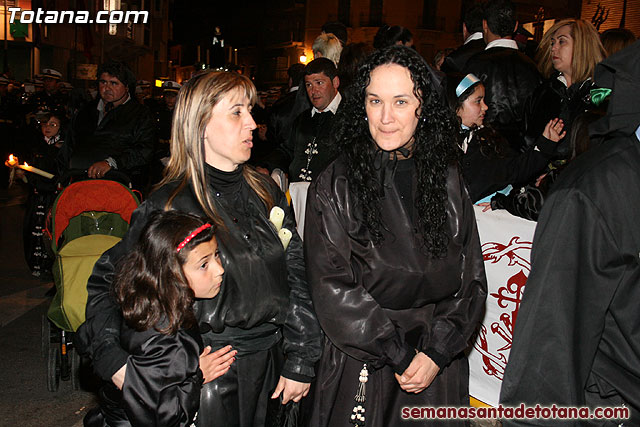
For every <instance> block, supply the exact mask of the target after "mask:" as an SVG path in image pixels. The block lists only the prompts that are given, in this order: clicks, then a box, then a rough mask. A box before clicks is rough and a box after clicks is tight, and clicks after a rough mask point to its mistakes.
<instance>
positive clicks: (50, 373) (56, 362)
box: [47, 346, 60, 391]
mask: <svg viewBox="0 0 640 427" xmlns="http://www.w3.org/2000/svg"><path fill="white" fill-rule="evenodd" d="M59 385H60V347H58V346H51V347H49V358H48V360H47V390H49V391H58V386H59Z"/></svg>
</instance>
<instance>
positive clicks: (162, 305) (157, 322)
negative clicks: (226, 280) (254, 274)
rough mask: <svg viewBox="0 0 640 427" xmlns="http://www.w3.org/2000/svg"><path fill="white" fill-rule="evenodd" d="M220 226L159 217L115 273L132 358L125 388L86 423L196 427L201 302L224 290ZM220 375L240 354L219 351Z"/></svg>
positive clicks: (111, 392)
mask: <svg viewBox="0 0 640 427" xmlns="http://www.w3.org/2000/svg"><path fill="white" fill-rule="evenodd" d="M214 232H215V230H214V226H212V225H211V224H209V223H207V222H206V221H205V220H203V219H201V218H199V217H197V216H194V215H189V214H184V213H179V212H176V211H164V212H160V211H158V212H156V213H154V214H153V215H152V216H151V219H150V220H149V222H148V223H147V225H146V226H145V228H144V229H143V231H142V233H141V237H140V240H139V241H138V243H137V244H136V246H135V249H134V251H133V252H132V253H130V254H129V255H128V256H127V257H126V258H124V259H123V261H122V262H121V263H120V264H119V265H118V268H117V269H116V277H115V281H114V283H115V286H114V294H115V299H116V301H117V302H118V304H119V305H120V307H121V308H122V314H123V319H124V321H125V322H124V324H123V325H122V329H121V335H120V341H121V344H122V346H123V348H124V349H126V350H127V351H128V352H129V354H130V356H129V358H128V361H127V364H126V365H125V367H123V369H124V372H123V376H124V383H123V384H122V391H119V390H118V389H117V388H116V386H114V385H113V384H108V385H107V386H105V387H103V389H102V390H101V391H100V397H101V402H100V403H101V407H100V408H99V409H98V410H94V411H91V412H90V413H89V414H87V417H86V418H85V426H115V425H117V426H121V425H129V424H130V425H133V426H169V425H170V426H191V425H192V424H193V423H194V420H195V418H196V416H197V410H198V406H199V402H200V389H201V387H202V382H203V374H202V371H201V370H200V366H199V355H200V354H201V353H202V351H203V344H202V340H201V337H200V333H199V330H198V325H197V322H196V318H195V315H194V312H193V302H194V300H195V298H214V297H215V296H216V295H217V294H218V293H219V292H220V285H221V283H222V275H223V273H224V269H223V268H222V265H221V263H220V259H219V256H218V247H217V242H216V239H215V236H214ZM216 353H218V354H217V362H218V363H217V366H216V371H215V377H216V378H217V377H219V376H221V375H223V374H224V373H225V372H227V370H228V369H229V367H230V366H231V364H232V363H233V361H234V360H235V359H234V356H235V354H236V351H231V347H230V346H227V347H224V348H222V349H220V350H218V352H216Z"/></svg>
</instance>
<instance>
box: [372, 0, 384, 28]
mask: <svg viewBox="0 0 640 427" xmlns="http://www.w3.org/2000/svg"><path fill="white" fill-rule="evenodd" d="M381 25H382V0H370V1H369V26H370V27H379V26H381Z"/></svg>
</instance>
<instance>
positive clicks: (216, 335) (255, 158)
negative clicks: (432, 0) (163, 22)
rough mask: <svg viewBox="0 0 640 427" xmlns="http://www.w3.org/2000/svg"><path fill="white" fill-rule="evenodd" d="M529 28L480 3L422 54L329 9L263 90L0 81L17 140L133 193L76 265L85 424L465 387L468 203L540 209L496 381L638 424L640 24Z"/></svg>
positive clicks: (218, 77) (354, 403) (539, 398)
mask: <svg viewBox="0 0 640 427" xmlns="http://www.w3.org/2000/svg"><path fill="white" fill-rule="evenodd" d="M517 29H518V23H517V16H516V13H515V8H514V5H513V4H512V3H511V2H510V1H509V0H489V1H488V2H487V3H486V4H484V5H482V6H475V7H471V8H469V10H468V11H467V12H466V14H465V16H464V22H463V26H462V33H463V36H464V39H465V40H464V44H463V45H462V46H460V47H458V48H455V49H453V48H452V49H451V50H450V51H448V52H446V53H447V54H440V56H439V57H438V58H437V61H436V62H437V63H435V64H433V65H432V64H429V63H428V61H426V60H425V59H424V58H423V57H421V56H420V55H419V54H418V52H417V51H416V49H414V48H413V44H414V36H413V34H412V33H411V32H410V31H409V30H408V29H406V28H403V27H400V26H384V27H382V28H380V30H379V31H378V34H376V36H375V38H374V40H373V46H369V45H368V44H366V43H348V33H347V31H346V28H344V26H341V25H340V24H336V23H330V24H327V25H325V26H324V27H323V32H322V34H320V35H319V36H318V38H317V39H316V40H315V41H314V43H313V52H314V57H315V58H314V60H312V61H311V62H309V63H308V64H306V65H302V64H294V65H293V66H291V67H290V68H289V70H288V76H289V82H288V87H287V91H286V93H284V94H283V96H282V97H281V99H280V100H278V101H277V102H276V103H274V104H273V105H270V106H265V105H262V104H261V102H260V99H259V94H258V92H257V90H256V87H255V86H254V84H253V82H252V81H251V80H250V79H249V78H247V77H246V76H244V75H242V74H238V73H234V72H223V71H204V72H199V73H197V74H195V75H194V76H192V77H191V78H190V79H189V80H188V81H185V82H182V84H178V83H177V82H173V81H168V82H165V84H164V85H163V97H162V99H161V100H160V101H159V100H156V99H153V98H151V97H150V94H149V89H150V85H149V84H148V82H144V81H136V78H135V76H134V74H133V73H132V72H131V71H130V69H129V68H128V67H127V66H126V65H124V64H122V63H118V62H107V63H105V64H102V65H101V66H100V68H99V70H98V74H97V96H96V97H95V99H93V100H91V99H90V98H82V97H80V96H75V98H74V96H71V97H68V98H64V95H63V94H61V93H60V89H61V87H62V85H61V84H60V79H61V75H60V73H58V72H57V71H55V70H52V69H47V70H45V72H43V77H44V79H43V80H44V88H43V91H42V92H39V93H36V94H34V95H32V96H30V97H25V98H24V100H23V101H22V102H21V103H18V101H17V100H16V99H13V100H11V101H7V99H10V96H9V95H7V92H6V90H5V89H6V86H7V84H8V83H7V82H5V81H4V80H0V88H3V92H2V114H3V118H4V117H6V120H7V121H5V122H3V125H5V127H6V125H7V124H11V125H13V122H11V123H10V121H13V120H15V124H16V126H17V125H18V124H19V125H20V126H23V127H24V128H25V129H27V128H29V127H31V128H35V127H34V126H33V123H31V122H30V121H29V120H30V118H31V117H32V118H34V119H35V120H36V121H37V123H38V126H39V128H40V132H39V133H37V134H35V133H34V136H32V137H30V138H31V139H30V140H29V142H28V143H22V142H20V144H21V145H20V146H19V147H17V146H11V147H5V149H10V150H15V152H16V154H19V155H21V156H23V157H24V158H25V159H29V160H31V161H32V162H33V163H35V164H36V165H41V166H43V168H45V169H48V170H50V171H52V172H54V173H55V174H57V175H63V174H64V173H65V171H66V170H68V169H70V168H71V169H81V170H86V171H87V175H88V178H89V179H92V178H105V177H106V178H108V177H109V175H110V172H111V171H112V170H117V171H121V172H124V173H125V174H126V175H127V176H128V177H129V179H130V180H131V181H132V182H133V184H134V186H136V187H137V188H140V189H142V190H144V193H145V196H146V197H145V200H144V202H143V203H142V204H141V205H140V207H139V208H138V209H137V210H136V212H135V213H134V215H133V218H132V222H131V227H130V229H129V232H128V233H127V235H126V236H125V238H124V239H123V240H122V241H121V242H120V243H119V244H117V245H116V246H114V247H113V248H112V249H110V250H109V251H107V252H105V253H104V254H103V255H102V257H101V258H100V259H99V260H98V262H97V263H96V265H95V267H94V270H93V274H92V275H91V277H90V279H89V282H88V285H87V289H88V295H89V296H88V302H87V307H86V322H85V323H84V324H83V325H82V326H81V327H80V329H79V330H78V343H77V345H78V347H79V348H80V349H81V350H82V351H83V352H84V353H85V354H86V355H88V356H89V357H90V358H91V361H92V365H93V368H94V370H95V372H96V374H97V375H98V376H99V377H100V378H101V379H102V380H103V382H104V385H103V387H101V389H100V392H99V398H100V407H98V408H95V409H94V410H92V411H91V412H90V413H89V414H88V415H87V417H86V418H85V425H88V426H115V425H154V426H156V425H157V426H161V425H162V426H164V425H180V426H190V425H192V424H194V423H195V425H198V426H218V425H220V426H246V427H251V426H271V425H282V426H284V425H290V426H292V425H309V426H314V427H321V426H323V427H332V426H343V425H350V424H351V425H356V426H364V425H368V426H396V425H403V423H404V421H403V420H402V418H401V414H402V408H405V407H427V406H431V407H441V406H446V407H452V406H455V407H460V406H467V405H469V366H468V362H467V358H466V355H465V354H466V353H465V352H466V350H468V349H469V346H470V344H471V342H472V340H473V339H474V333H475V332H476V330H477V328H478V326H479V322H480V321H481V319H482V316H483V312H484V306H485V300H486V298H487V279H486V276H485V271H484V263H483V257H482V253H481V248H480V239H479V236H478V231H477V227H476V219H475V213H474V207H473V205H474V204H478V205H480V206H482V207H484V210H489V209H494V210H495V209H506V210H508V211H509V212H510V213H512V214H514V215H517V216H520V217H523V218H526V219H532V220H539V221H540V223H539V225H538V228H537V231H536V237H535V239H534V249H533V259H532V273H531V276H530V279H529V283H528V284H527V292H526V294H525V298H524V300H523V303H522V309H521V312H520V314H519V316H518V322H517V324H516V327H515V332H514V342H513V350H512V352H511V360H510V363H509V364H508V365H507V372H506V374H505V380H504V387H503V391H502V395H501V401H502V402H503V403H504V404H509V405H517V404H519V403H521V402H525V403H527V404H535V403H544V404H551V403H557V404H561V405H565V406H585V405H589V406H606V405H608V406H621V405H625V406H626V407H627V408H630V409H631V417H630V419H629V420H626V421H627V422H629V423H631V424H632V425H633V423H637V422H639V421H640V401H638V396H640V371H638V366H640V363H638V362H640V358H638V356H637V355H638V354H640V340H638V339H637V328H636V327H635V326H637V324H638V322H639V321H640V318H639V317H638V315H637V314H636V311H635V310H633V308H632V307H631V305H632V304H630V302H631V301H634V299H633V295H637V294H638V292H639V291H640V286H639V285H640V283H638V277H640V267H639V265H638V260H637V254H638V247H639V246H638V242H640V229H639V228H638V227H637V225H634V224H633V221H632V217H633V213H634V211H633V206H636V205H635V204H634V202H635V203H638V202H640V195H638V194H637V189H638V188H640V186H638V184H640V175H638V170H639V169H638V164H640V163H639V162H638V160H639V156H640V150H639V146H638V133H639V131H638V129H640V128H639V127H638V125H640V119H638V117H639V115H640V108H638V107H637V102H635V101H634V100H633V96H634V93H637V86H638V85H637V83H636V82H637V81H638V79H639V78H640V68H639V64H640V62H639V60H638V58H639V57H640V52H639V50H640V46H639V45H638V43H634V41H633V38H632V37H630V36H629V34H628V32H625V31H622V32H621V31H618V32H612V33H611V34H610V35H609V36H608V37H609V38H608V39H607V35H606V34H603V35H600V34H598V32H597V31H596V29H595V28H594V27H593V25H591V24H590V23H589V22H586V21H584V20H581V19H564V20H559V21H557V22H556V23H555V25H553V26H552V27H551V28H550V29H549V30H548V31H547V32H546V33H545V35H544V37H543V38H542V41H541V43H540V44H539V47H538V48H537V53H536V55H535V57H533V58H531V57H529V56H527V54H525V53H524V49H523V48H522V46H520V45H519V44H518V42H517V41H516V40H515V39H514V34H516V31H517ZM601 38H602V39H601ZM606 40H610V42H607V41H606ZM616 49H617V50H618V51H619V52H617V53H616V52H614V50H616ZM609 56H610V58H607V57H609ZM605 58H606V59H605ZM5 80H6V79H5ZM634 91H636V92H634ZM73 99H75V101H73V102H72V100H73ZM11 102H15V103H16V104H15V105H18V104H19V105H20V106H21V107H20V109H13V107H11V105H13V104H11ZM27 106H28V108H29V109H30V111H29V112H28V114H25V115H24V117H18V115H16V114H17V113H16V112H20V113H24V112H25V111H26V110H25V108H27ZM11 114H13V116H11ZM257 122H260V124H257ZM590 125H592V126H591V127H590ZM16 126H13V127H12V129H13V128H15V129H19V128H18V127H16ZM7 132H8V131H7ZM14 135H15V134H14ZM15 141H18V139H16V140H15ZM15 141H14V142H12V143H15ZM21 150H22V151H21ZM159 171H162V173H161V174H160V173H159ZM30 178H31V177H30ZM32 183H33V189H34V191H33V195H32V198H34V202H33V203H35V204H36V205H38V206H43V205H46V204H47V200H43V198H44V197H50V195H51V194H53V189H52V188H49V187H47V183H46V182H44V181H42V182H40V181H37V180H36V181H33V182H32ZM552 184H553V185H552ZM285 193H287V194H286V195H285ZM36 195H37V197H39V199H37V200H35V197H36ZM47 195H48V196H47ZM287 195H288V196H289V197H290V199H288V198H287ZM629 200H632V201H631V202H629ZM30 215H31V214H28V215H27V218H28V217H29V216H30ZM25 224H26V225H25V230H27V231H29V232H30V231H31V230H32V229H35V228H36V227H41V226H42V224H39V223H38V224H34V223H33V221H31V223H28V221H25ZM27 224H28V225H27ZM558 242H560V243H558ZM35 243H38V242H34V244H35ZM30 250H31V249H30ZM27 258H28V259H29V257H27ZM47 263H50V260H48V259H39V260H35V261H33V260H32V261H31V263H30V265H32V268H33V269H35V268H34V267H33V265H36V264H37V265H38V268H37V269H35V270H38V271H39V274H43V272H44V271H45V270H46V268H47ZM547 295H551V296H552V298H553V304H552V305H549V304H548V299H547ZM551 354H553V357H552V356H551ZM549 360H552V361H553V362H552V365H553V366H552V367H549V366H547V361H549ZM545 372H551V374H546V373H545ZM529 421H530V422H532V423H533V424H534V425H535V424H538V422H537V420H534V421H531V420H529ZM508 422H509V423H513V424H519V421H518V420H511V421H508ZM437 424H438V425H439V424H446V425H467V421H465V420H454V419H450V420H439V421H438V422H437Z"/></svg>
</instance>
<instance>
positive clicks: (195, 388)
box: [84, 323, 203, 427]
mask: <svg viewBox="0 0 640 427" xmlns="http://www.w3.org/2000/svg"><path fill="white" fill-rule="evenodd" d="M165 325H166V323H165ZM162 326H164V325H162ZM120 339H121V343H122V346H123V348H124V349H126V350H127V351H128V352H129V357H128V359H127V372H126V378H125V382H124V385H123V388H122V391H120V390H118V389H116V387H115V386H114V385H113V384H105V386H103V387H102V388H101V389H100V391H99V394H98V396H99V400H100V408H99V409H93V410H91V411H89V412H88V413H87V416H86V417H85V419H84V425H85V427H131V426H135V427H165V426H175V427H190V426H192V425H193V423H194V421H195V418H196V416H197V413H198V406H199V405H198V403H199V401H200V390H201V389H202V381H203V378H202V371H201V370H200V364H199V356H200V353H201V352H202V350H203V345H202V339H201V338H200V333H199V332H198V330H197V328H192V329H180V330H178V332H176V333H175V334H173V335H167V334H163V333H160V332H158V331H156V330H155V329H154V328H151V329H148V330H146V331H142V332H138V331H135V330H133V329H130V328H129V327H127V326H126V325H123V329H122V333H121V337H120Z"/></svg>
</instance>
